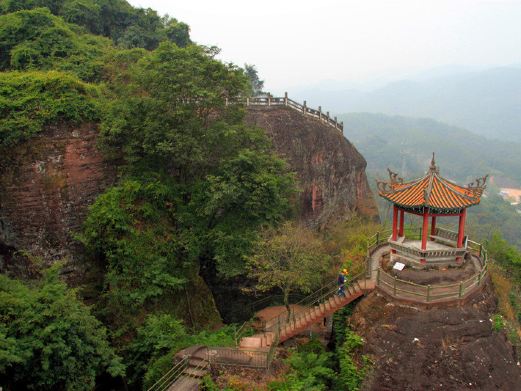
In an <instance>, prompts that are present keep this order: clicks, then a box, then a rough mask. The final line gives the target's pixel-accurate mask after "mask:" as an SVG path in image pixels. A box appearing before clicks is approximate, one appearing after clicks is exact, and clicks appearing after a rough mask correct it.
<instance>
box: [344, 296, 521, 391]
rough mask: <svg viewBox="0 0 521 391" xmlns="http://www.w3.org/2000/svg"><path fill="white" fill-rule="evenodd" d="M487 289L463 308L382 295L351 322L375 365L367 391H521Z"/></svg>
mask: <svg viewBox="0 0 521 391" xmlns="http://www.w3.org/2000/svg"><path fill="white" fill-rule="evenodd" d="M494 312H496V302H495V297H494V295H493V294H492V293H491V292H490V288H488V286H487V288H486V289H485V290H484V291H482V292H480V293H479V294H477V296H475V297H474V298H472V299H471V300H470V301H469V302H467V303H466V304H464V305H462V306H459V307H458V306H453V307H446V306H438V307H435V308H430V309H424V308H420V307H416V306H412V305H406V304H399V303H398V302H392V301H389V300H387V299H386V298H385V297H383V296H381V295H379V294H378V293H377V292H374V293H372V294H371V295H370V296H369V297H367V298H366V299H364V300H362V301H361V302H360V304H359V305H358V306H357V307H356V310H355V311H354V313H353V316H352V317H351V324H352V326H353V328H354V329H355V330H356V332H357V333H358V334H360V335H362V336H363V337H364V339H365V340H366V344H365V347H364V350H365V352H364V353H366V354H369V355H370V356H371V357H372V359H373V361H374V371H373V373H372V374H371V375H370V376H369V378H368V379H367V382H366V384H365V387H364V389H365V390H378V391H384V390H403V391H405V390H409V391H412V390H415V391H416V390H467V389H468V390H520V389H521V368H520V367H519V365H518V364H517V361H518V358H517V357H515V352H514V350H513V347H512V345H511V344H510V343H509V342H508V340H507V338H506V336H505V334H504V332H497V331H494V330H493V328H492V322H491V321H490V318H491V315H492V314H493V313H494Z"/></svg>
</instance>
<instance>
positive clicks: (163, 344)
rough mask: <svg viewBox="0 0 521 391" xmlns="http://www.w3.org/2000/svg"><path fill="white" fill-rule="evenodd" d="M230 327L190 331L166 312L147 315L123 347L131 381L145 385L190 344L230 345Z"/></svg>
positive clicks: (150, 382)
mask: <svg viewBox="0 0 521 391" xmlns="http://www.w3.org/2000/svg"><path fill="white" fill-rule="evenodd" d="M233 330H234V329H233V328H232V327H229V326H228V327H223V328H221V329H220V330H219V331H215V332H209V331H201V332H199V333H198V334H189V333H188V332H187V331H186V329H185V327H184V326H183V325H182V324H181V323H180V322H179V321H178V320H177V319H175V318H173V317H172V316H170V315H168V314H157V315H150V316H148V317H147V318H146V320H145V322H144V323H143V325H142V326H141V327H140V328H138V330H137V336H136V338H135V339H134V340H133V341H132V343H131V344H130V345H129V346H128V348H127V349H126V352H125V354H126V356H128V357H129V360H128V361H129V366H130V369H131V370H130V371H129V372H130V373H131V377H130V379H129V380H130V381H131V383H135V384H140V383H141V382H143V387H144V388H145V389H148V388H149V387H150V386H151V385H152V384H154V383H155V382H156V381H157V380H158V379H159V378H160V377H161V376H162V375H163V374H165V373H166V372H167V371H168V370H169V369H170V368H171V367H172V357H173V356H174V354H175V353H176V352H178V351H179V350H180V349H183V348H186V347H188V346H192V345H205V346H210V347H211V346H232V345H234V344H235V340H234V338H233Z"/></svg>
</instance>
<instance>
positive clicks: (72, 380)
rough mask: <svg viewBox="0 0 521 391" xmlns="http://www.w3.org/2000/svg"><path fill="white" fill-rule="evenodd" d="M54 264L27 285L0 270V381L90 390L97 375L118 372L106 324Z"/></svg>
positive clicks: (19, 386)
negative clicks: (62, 279) (32, 284)
mask: <svg viewBox="0 0 521 391" xmlns="http://www.w3.org/2000/svg"><path fill="white" fill-rule="evenodd" d="M58 271H59V269H58V268H57V267H54V268H52V269H50V270H48V271H47V272H46V273H45V276H44V278H43V279H42V281H41V282H39V283H38V284H36V285H35V286H28V285H26V284H24V283H22V282H20V281H17V280H11V279H9V278H8V277H6V276H3V275H0V346H1V348H0V382H1V383H2V384H3V385H8V387H10V388H9V389H23V388H25V387H27V388H29V389H36V390H51V389H52V390H56V389H67V390H92V389H93V388H94V384H95V380H96V377H97V376H98V375H101V374H103V373H104V372H109V373H110V374H111V375H113V376H117V375H122V374H123V373H124V367H123V365H122V364H121V360H120V359H119V358H118V357H117V356H116V355H115V353H114V350H113V349H112V348H111V347H110V346H109V343H108V340H107V332H106V329H105V328H104V327H103V326H102V325H101V324H100V322H99V321H98V320H96V318H94V316H92V315H91V313H90V309H89V308H88V307H87V306H85V305H84V304H83V303H82V302H81V301H80V300H78V298H77V297H76V293H75V291H72V290H70V289H68V288H67V287H66V285H65V284H64V283H63V282H61V281H60V280H59V278H58Z"/></svg>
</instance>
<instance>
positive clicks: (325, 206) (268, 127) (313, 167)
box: [246, 106, 378, 226]
mask: <svg viewBox="0 0 521 391" xmlns="http://www.w3.org/2000/svg"><path fill="white" fill-rule="evenodd" d="M246 119H247V122H249V123H250V124H253V125H256V126H258V127H260V128H263V129H265V131H266V132H267V134H268V135H269V136H270V137H271V139H272V140H273V144H274V146H275V148H276V150H277V152H278V153H279V154H280V155H281V156H282V157H283V158H285V159H286V160H287V161H288V163H289V164H290V166H291V168H292V169H293V170H294V171H295V172H296V173H297V176H298V180H299V184H300V190H301V195H300V214H301V217H302V219H303V220H304V221H305V222H306V223H308V224H309V225H311V226H323V225H325V224H327V223H329V222H330V221H333V220H338V219H349V218H350V217H351V216H352V215H353V214H354V213H357V214H360V215H362V216H366V217H369V218H372V219H376V218H377V216H378V210H377V207H376V204H375V201H374V198H373V195H372V192H371V190H370V189H369V186H368V183H367V177H366V175H365V167H366V161H365V159H364V157H363V156H362V155H361V154H360V153H359V152H358V151H357V150H356V148H355V147H354V146H353V145H352V144H351V143H350V142H349V141H348V140H347V139H346V138H345V137H344V136H343V135H342V133H341V132H340V131H338V130H336V129H334V128H333V127H330V126H327V125H325V124H324V123H322V122H319V121H318V120H316V119H313V118H310V117H306V116H304V115H302V114H300V113H298V112H297V111H295V110H293V109H290V108H287V107H283V106H272V107H255V106H253V107H252V106H250V107H248V109H247V116H246Z"/></svg>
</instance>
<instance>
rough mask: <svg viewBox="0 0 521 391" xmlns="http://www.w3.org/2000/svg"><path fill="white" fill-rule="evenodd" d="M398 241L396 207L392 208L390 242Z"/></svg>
mask: <svg viewBox="0 0 521 391" xmlns="http://www.w3.org/2000/svg"><path fill="white" fill-rule="evenodd" d="M396 239H398V207H397V206H396V205H394V206H393V236H392V240H393V241H394V240H396Z"/></svg>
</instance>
